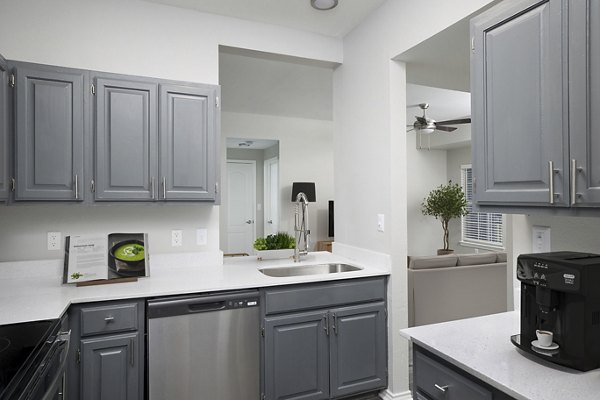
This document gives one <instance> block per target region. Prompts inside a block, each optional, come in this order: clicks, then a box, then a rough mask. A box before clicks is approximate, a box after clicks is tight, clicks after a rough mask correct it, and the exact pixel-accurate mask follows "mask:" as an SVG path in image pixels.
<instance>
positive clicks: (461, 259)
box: [456, 253, 496, 265]
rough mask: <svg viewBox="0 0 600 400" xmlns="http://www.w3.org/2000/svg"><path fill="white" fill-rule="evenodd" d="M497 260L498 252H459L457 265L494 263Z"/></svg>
mask: <svg viewBox="0 0 600 400" xmlns="http://www.w3.org/2000/svg"><path fill="white" fill-rule="evenodd" d="M495 262H496V253H483V254H459V255H458V263H457V264H456V265H478V264H493V263H495Z"/></svg>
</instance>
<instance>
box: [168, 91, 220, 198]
mask: <svg viewBox="0 0 600 400" xmlns="http://www.w3.org/2000/svg"><path fill="white" fill-rule="evenodd" d="M215 97H216V90H215V88H214V87H206V88H205V87H192V86H177V85H161V88H160V103H161V105H160V107H161V112H160V116H161V128H160V137H161V143H160V146H161V150H160V154H161V157H160V176H161V179H162V182H161V185H166V186H165V187H164V188H163V189H162V191H161V194H160V196H161V198H163V197H166V199H167V200H214V199H215V179H216V170H215V165H216V163H217V160H218V152H217V140H218V138H217V135H216V126H215V114H216V111H215Z"/></svg>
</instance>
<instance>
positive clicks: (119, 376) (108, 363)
mask: <svg viewBox="0 0 600 400" xmlns="http://www.w3.org/2000/svg"><path fill="white" fill-rule="evenodd" d="M138 342H139V337H138V333H137V332H136V333H127V334H124V335H115V336H107V337H98V338H90V339H83V340H82V341H81V378H82V381H83V382H85V384H84V385H82V393H81V398H82V399H85V400H101V399H111V400H130V399H140V398H141V397H140V382H139V373H138V364H139V354H138V352H137V351H136V347H138Z"/></svg>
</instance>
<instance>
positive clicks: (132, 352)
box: [129, 338, 135, 367]
mask: <svg viewBox="0 0 600 400" xmlns="http://www.w3.org/2000/svg"><path fill="white" fill-rule="evenodd" d="M129 346H130V347H131V352H130V353H129V354H130V355H131V357H130V359H129V362H130V363H131V366H132V367H133V366H134V365H135V341H134V340H133V338H131V339H129Z"/></svg>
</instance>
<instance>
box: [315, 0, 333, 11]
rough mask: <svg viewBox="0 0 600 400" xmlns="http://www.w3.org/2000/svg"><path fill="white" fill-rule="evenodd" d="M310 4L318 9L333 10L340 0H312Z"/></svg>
mask: <svg viewBox="0 0 600 400" xmlns="http://www.w3.org/2000/svg"><path fill="white" fill-rule="evenodd" d="M310 5H311V6H312V7H313V8H314V9H316V10H321V11H325V10H331V9H332V8H335V6H337V5H338V0H310Z"/></svg>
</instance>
